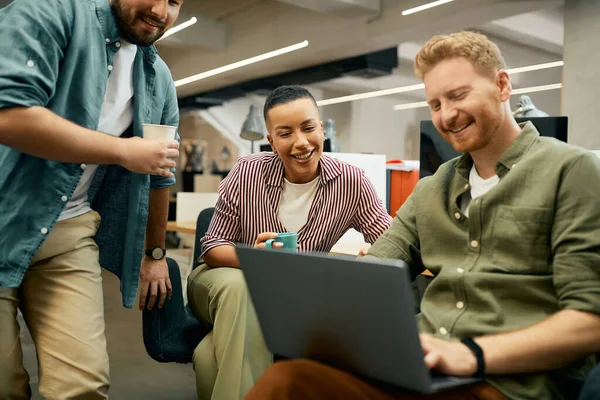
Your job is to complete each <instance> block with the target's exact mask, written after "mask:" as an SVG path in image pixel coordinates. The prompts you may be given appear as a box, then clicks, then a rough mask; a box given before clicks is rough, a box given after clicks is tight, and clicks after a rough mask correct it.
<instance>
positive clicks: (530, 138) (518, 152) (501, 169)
mask: <svg viewBox="0 0 600 400" xmlns="http://www.w3.org/2000/svg"><path fill="white" fill-rule="evenodd" d="M519 127H520V128H521V133H519V135H518V136H517V137H516V139H515V140H514V141H513V142H512V143H511V145H510V146H509V147H508V149H506V151H505V152H504V154H502V157H500V160H499V161H498V163H497V164H496V167H495V171H496V175H498V176H502V175H503V174H505V173H506V172H508V171H510V170H511V169H512V168H513V167H514V166H515V165H516V164H517V163H518V162H519V161H520V160H521V158H522V157H523V155H525V153H527V151H528V150H529V148H530V147H531V146H532V145H533V143H534V142H535V141H536V139H537V138H538V137H539V136H540V133H539V132H538V130H537V129H536V128H535V125H533V123H532V122H531V121H526V122H521V123H520V124H519ZM472 166H473V159H472V158H471V155H470V154H469V153H465V154H463V155H462V156H460V158H459V159H458V161H457V162H456V165H455V166H454V168H456V170H457V172H458V173H459V174H460V175H461V176H463V177H465V178H467V179H468V177H469V171H470V170H471V167H472Z"/></svg>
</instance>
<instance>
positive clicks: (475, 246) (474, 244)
mask: <svg viewBox="0 0 600 400" xmlns="http://www.w3.org/2000/svg"><path fill="white" fill-rule="evenodd" d="M477 246H479V242H478V241H477V240H472V241H471V247H473V248H477Z"/></svg>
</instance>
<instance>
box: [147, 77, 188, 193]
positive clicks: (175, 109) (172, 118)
mask: <svg viewBox="0 0 600 400" xmlns="http://www.w3.org/2000/svg"><path fill="white" fill-rule="evenodd" d="M167 85H168V87H167V91H166V92H167V94H166V98H165V107H164V109H163V115H162V118H161V121H160V123H161V125H169V126H176V127H177V130H176V131H175V140H177V141H178V142H181V138H180V137H179V106H178V104H177V92H176V90H175V84H174V83H173V79H172V78H171V77H170V75H169V79H168V81H167ZM175 171H176V170H175V168H171V172H172V173H173V177H171V178H166V177H164V176H160V175H150V187H151V188H152V189H164V188H166V187H169V186H173V185H174V184H175V182H176V180H175Z"/></svg>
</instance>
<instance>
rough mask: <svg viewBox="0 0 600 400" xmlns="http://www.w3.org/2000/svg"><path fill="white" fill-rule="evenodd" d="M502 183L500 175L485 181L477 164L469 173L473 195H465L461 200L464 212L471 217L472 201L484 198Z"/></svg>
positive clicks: (461, 207)
mask: <svg viewBox="0 0 600 400" xmlns="http://www.w3.org/2000/svg"><path fill="white" fill-rule="evenodd" d="M498 182H500V178H499V177H498V175H494V176H492V177H491V178H488V179H483V178H482V177H480V176H479V174H478V173H477V169H476V168H475V164H473V166H472V167H471V171H470V172H469V184H470V185H471V193H470V195H469V193H465V194H463V195H462V197H461V199H460V209H461V210H462V212H463V213H464V214H465V215H466V216H467V217H468V216H469V204H470V203H471V200H473V199H476V198H478V197H480V196H483V195H484V194H486V193H487V192H489V191H490V190H492V188H493V187H494V186H496V185H497V184H498Z"/></svg>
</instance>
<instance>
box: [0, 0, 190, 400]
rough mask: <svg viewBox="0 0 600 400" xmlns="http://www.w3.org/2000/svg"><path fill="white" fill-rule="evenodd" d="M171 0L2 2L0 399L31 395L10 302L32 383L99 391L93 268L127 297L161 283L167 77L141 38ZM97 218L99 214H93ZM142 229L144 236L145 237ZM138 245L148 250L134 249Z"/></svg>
mask: <svg viewBox="0 0 600 400" xmlns="http://www.w3.org/2000/svg"><path fill="white" fill-rule="evenodd" d="M182 3H183V0H46V1H41V2H40V1H39V0H15V1H14V2H13V3H12V4H11V5H9V6H8V7H6V8H4V9H3V10H1V11H0V34H1V36H2V39H3V40H2V42H1V43H0V65H1V68H0V215H1V218H0V232H2V233H1V235H0V398H2V399H6V398H9V399H23V398H28V397H29V396H30V388H29V384H28V375H27V372H26V371H25V370H24V369H23V366H22V353H21V345H20V342H19V325H18V323H17V319H16V316H17V307H19V308H20V309H21V311H22V313H23V316H24V317H25V321H26V323H27V325H28V327H29V330H30V331H31V334H32V337H33V340H34V342H35V345H36V348H37V352H38V360H39V367H40V394H41V395H42V397H44V398H47V399H57V398H61V399H64V398H86V399H104V398H107V391H108V387H109V373H108V355H107V351H106V339H105V334H104V315H103V299H102V280H101V275H100V266H101V265H102V266H103V267H105V268H107V269H109V270H111V271H112V272H114V273H115V274H117V275H118V276H119V277H120V278H121V291H122V293H123V303H124V305H125V306H126V307H132V306H133V304H134V302H135V298H136V292H137V287H138V279H139V278H141V282H142V284H141V286H140V287H141V290H140V293H141V295H140V307H143V305H144V304H145V300H146V296H147V294H148V293H149V302H148V307H149V308H152V307H153V306H154V305H155V303H156V301H157V298H158V299H159V300H158V306H159V307H161V306H162V304H163V303H164V301H165V299H166V298H167V297H169V296H170V293H171V283H170V281H169V277H168V269H167V265H166V262H165V259H164V235H165V228H166V221H167V209H168V187H169V186H171V185H173V184H174V182H175V180H174V175H173V171H172V170H171V169H172V168H174V167H175V162H174V161H173V158H176V157H177V156H178V155H179V152H178V148H179V144H178V141H177V140H176V139H177V137H175V138H174V139H175V140H149V139H143V138H142V124H144V123H147V124H161V125H171V126H177V125H178V122H179V114H178V107H177V98H176V93H175V86H174V84H173V80H172V78H171V75H170V73H169V70H168V68H167V66H166V64H165V63H164V62H163V61H162V60H161V59H160V58H159V57H158V56H157V54H156V49H155V48H154V46H152V44H153V43H154V42H155V41H156V40H157V39H158V38H160V37H161V36H162V35H163V34H164V32H165V31H166V30H167V29H169V28H170V27H171V26H172V25H173V23H174V22H175V20H176V18H177V16H178V14H179V9H180V7H181V4H182ZM101 218H102V223H100V219H101ZM144 240H145V243H144ZM144 249H145V250H146V251H145V253H146V256H144Z"/></svg>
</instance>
